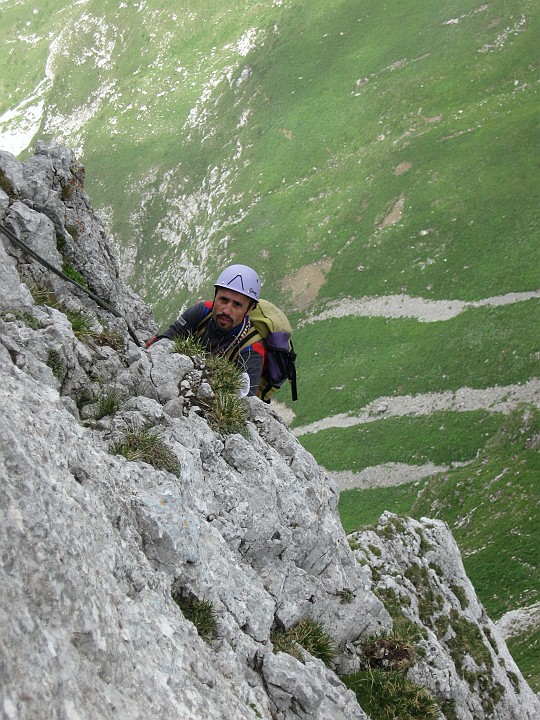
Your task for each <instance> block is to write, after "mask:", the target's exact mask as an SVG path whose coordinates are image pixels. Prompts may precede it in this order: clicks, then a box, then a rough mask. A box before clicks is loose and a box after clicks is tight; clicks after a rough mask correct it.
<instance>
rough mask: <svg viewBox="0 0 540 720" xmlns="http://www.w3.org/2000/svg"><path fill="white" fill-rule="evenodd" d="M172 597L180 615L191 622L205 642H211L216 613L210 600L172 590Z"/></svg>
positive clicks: (215, 632)
mask: <svg viewBox="0 0 540 720" xmlns="http://www.w3.org/2000/svg"><path fill="white" fill-rule="evenodd" d="M171 594H172V599H173V600H174V602H175V603H176V604H177V605H178V607H179V608H180V610H181V611H182V615H183V616H184V617H185V618H186V620H189V621H190V622H192V623H193V624H194V625H195V627H196V628H197V632H198V633H199V635H200V637H201V638H202V639H203V640H204V641H205V642H211V641H212V640H213V639H214V638H215V637H216V635H217V614H216V611H215V609H214V606H213V604H212V603H211V602H210V600H206V599H205V598H203V599H199V598H197V597H195V596H194V595H188V596H185V595H183V594H182V592H181V591H175V590H173V591H172V593H171Z"/></svg>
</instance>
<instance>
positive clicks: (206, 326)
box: [146, 265, 265, 396]
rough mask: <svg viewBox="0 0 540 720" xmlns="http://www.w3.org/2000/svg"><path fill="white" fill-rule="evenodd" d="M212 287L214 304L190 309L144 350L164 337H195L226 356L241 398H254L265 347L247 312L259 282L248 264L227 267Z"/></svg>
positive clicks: (211, 350) (259, 288) (202, 304)
mask: <svg viewBox="0 0 540 720" xmlns="http://www.w3.org/2000/svg"><path fill="white" fill-rule="evenodd" d="M214 287H215V293H214V300H213V301H211V302H199V303H196V304H195V305H192V306H191V307H189V308H188V309H187V310H186V311H185V312H183V313H182V314H181V315H180V317H179V318H178V319H177V320H176V321H175V322H174V323H173V324H172V325H171V326H170V327H169V328H168V329H167V330H165V332H163V333H161V334H160V335H156V336H155V337H153V338H152V339H151V340H148V342H147V343H146V347H147V348H148V347H150V346H151V345H152V344H153V343H154V342H156V340H161V339H163V338H167V339H169V340H172V339H174V338H175V337H179V336H181V337H187V336H188V335H192V336H195V337H198V339H199V340H200V342H201V344H202V345H203V347H204V348H206V349H207V350H209V351H210V352H212V353H215V354H216V355H221V356H222V357H226V358H227V359H228V360H230V361H231V362H233V363H234V364H235V365H236V366H237V367H238V368H239V369H240V371H241V372H242V380H243V387H242V390H241V395H242V396H246V395H256V394H257V388H258V385H259V379H260V376H261V372H262V369H263V364H264V356H265V347H264V343H263V341H262V337H261V336H260V335H259V333H258V332H257V330H255V328H254V327H252V325H251V323H250V321H249V312H250V310H252V309H253V308H254V307H255V306H256V305H257V302H258V300H259V297H260V294H261V281H260V279H259V276H258V275H257V273H256V272H255V270H252V268H250V267H247V265H230V266H229V267H227V268H225V270H223V272H222V273H221V274H220V276H219V277H218V279H217V280H216V282H215V284H214Z"/></svg>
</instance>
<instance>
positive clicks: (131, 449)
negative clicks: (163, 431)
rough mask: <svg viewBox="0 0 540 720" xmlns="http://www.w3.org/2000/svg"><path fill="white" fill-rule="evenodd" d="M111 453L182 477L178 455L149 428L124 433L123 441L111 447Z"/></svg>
mask: <svg viewBox="0 0 540 720" xmlns="http://www.w3.org/2000/svg"><path fill="white" fill-rule="evenodd" d="M109 452H110V453H112V454H113V455H123V456H124V457H125V458H126V459H127V460H132V461H140V462H145V463H148V464H149V465H152V466H153V467H155V468H156V469H157V470H167V471H168V472H170V473H172V474H173V475H177V476H179V475H180V464H179V462H178V460H177V458H176V455H175V454H174V453H173V451H172V450H171V449H170V448H169V447H167V445H165V443H164V442H163V441H162V440H161V438H160V437H159V435H158V434H157V433H155V432H151V431H150V430H149V429H148V428H143V429H142V430H132V431H129V432H126V433H124V435H123V438H122V440H121V441H120V442H118V443H116V444H115V445H111V447H110V448H109Z"/></svg>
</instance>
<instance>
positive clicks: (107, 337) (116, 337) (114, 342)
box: [94, 326, 126, 352]
mask: <svg viewBox="0 0 540 720" xmlns="http://www.w3.org/2000/svg"><path fill="white" fill-rule="evenodd" d="M94 340H95V342H96V343H97V344H98V345H108V346H109V347H111V348H112V349H113V350H116V352H120V351H121V350H123V349H124V347H125V345H126V339H125V337H124V335H122V333H121V332H119V331H118V330H113V329H112V328H109V327H107V326H106V327H105V328H104V329H103V330H102V332H100V333H99V335H96V336H95V338H94Z"/></svg>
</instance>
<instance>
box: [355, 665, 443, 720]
mask: <svg viewBox="0 0 540 720" xmlns="http://www.w3.org/2000/svg"><path fill="white" fill-rule="evenodd" d="M341 679H342V681H343V682H344V684H345V685H346V686H347V687H348V688H349V689H350V690H353V692H354V693H355V695H356V697H357V699H358V703H359V705H360V706H361V707H362V709H363V710H365V712H366V713H367V714H368V715H369V717H370V718H371V719H372V720H390V719H391V718H399V720H435V719H436V718H439V717H440V715H439V713H440V709H439V705H438V703H437V701H436V700H435V698H434V697H433V695H432V694H431V693H430V691H429V690H428V689H427V688H425V687H422V686H421V685H417V684H416V683H414V682H412V681H411V680H408V679H407V678H406V677H405V675H404V674H403V673H402V672H400V671H397V670H394V671H388V670H382V669H373V668H371V667H368V668H367V669H366V670H362V671H360V672H357V673H354V674H351V675H345V676H343V677H342V678H341Z"/></svg>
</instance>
